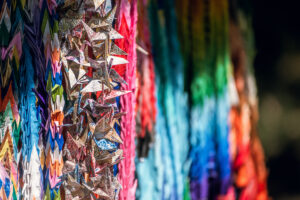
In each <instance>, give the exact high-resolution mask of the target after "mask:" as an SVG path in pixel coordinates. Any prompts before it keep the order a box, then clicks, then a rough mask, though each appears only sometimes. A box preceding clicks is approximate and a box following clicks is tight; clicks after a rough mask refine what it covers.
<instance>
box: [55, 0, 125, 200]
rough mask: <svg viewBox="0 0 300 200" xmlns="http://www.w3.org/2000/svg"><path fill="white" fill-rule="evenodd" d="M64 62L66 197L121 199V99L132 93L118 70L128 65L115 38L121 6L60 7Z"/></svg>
mask: <svg viewBox="0 0 300 200" xmlns="http://www.w3.org/2000/svg"><path fill="white" fill-rule="evenodd" d="M59 10H60V14H61V16H62V18H61V19H60V24H59V30H60V40H61V41H63V42H62V43H61V55H60V57H61V62H62V64H63V67H64V77H65V80H66V81H65V91H66V93H67V99H68V106H67V109H66V114H65V122H66V123H65V124H64V134H65V138H66V142H65V145H64V149H63V157H64V160H65V165H64V168H63V177H62V180H63V189H64V196H65V199H72V198H79V199H87V198H92V199H98V198H100V199H118V198H119V190H120V187H121V185H120V184H119V183H118V179H117V176H116V174H117V171H116V168H115V167H114V166H115V165H116V164H118V163H119V162H120V160H121V159H122V154H123V150H121V149H119V144H122V143H123V141H122V139H121V138H120V136H119V135H118V133H117V130H118V129H119V126H120V125H119V118H121V117H122V116H123V115H124V114H125V113H124V112H122V111H121V112H120V111H119V108H118V103H117V99H118V98H119V96H122V95H126V94H127V93H129V92H130V91H128V90H119V89H118V88H120V85H119V84H121V83H122V84H128V83H126V81H125V80H124V79H123V78H122V77H121V76H120V75H119V73H118V72H117V71H116V69H115V68H114V66H116V65H122V64H126V63H128V61H127V60H125V59H124V58H121V57H118V56H116V55H124V54H125V52H123V51H122V50H121V49H120V48H119V47H118V46H117V45H116V44H115V43H114V42H113V40H116V39H121V38H123V36H122V35H120V34H119V33H118V32H117V31H115V30H114V29H113V28H112V24H113V21H114V15H115V12H116V6H115V7H113V8H112V4H111V2H110V1H109V0H107V1H98V4H94V3H93V2H92V1H85V2H83V1H81V2H79V1H78V2H76V1H65V2H64V4H63V5H61V6H60V7H59Z"/></svg>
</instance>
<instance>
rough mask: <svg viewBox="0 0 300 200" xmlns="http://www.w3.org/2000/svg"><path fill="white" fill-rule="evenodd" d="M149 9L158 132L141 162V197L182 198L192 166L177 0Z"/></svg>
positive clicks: (156, 3) (153, 2) (155, 3)
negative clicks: (178, 37)
mask: <svg viewBox="0 0 300 200" xmlns="http://www.w3.org/2000/svg"><path fill="white" fill-rule="evenodd" d="M142 5H143V3H142ZM144 5H146V4H144ZM148 11H149V14H148V15H149V22H150V30H151V31H150V32H151V41H152V53H153V58H154V63H155V72H156V75H155V78H156V95H157V116H156V127H155V129H156V135H155V143H154V145H153V148H152V149H150V151H149V153H148V158H145V159H143V161H142V162H137V177H138V180H139V185H138V192H137V198H138V199H182V197H183V195H184V189H185V183H186V181H187V180H186V177H187V169H188V167H187V166H188V163H187V162H186V160H187V155H188V149H189V146H188V143H189V142H188V118H187V117H188V113H187V111H188V110H187V106H186V105H187V94H186V93H185V92H184V91H183V79H182V77H181V76H180V74H182V72H183V71H182V70H183V62H182V59H181V55H180V51H179V48H180V46H179V43H178V39H177V34H174V33H176V31H177V27H176V16H175V10H174V2H173V1H172V0H168V1H156V0H151V1H149V2H148Z"/></svg>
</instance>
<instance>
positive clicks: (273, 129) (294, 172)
mask: <svg viewBox="0 0 300 200" xmlns="http://www.w3.org/2000/svg"><path fill="white" fill-rule="evenodd" d="M252 14H253V26H254V33H255V39H256V53H257V55H256V58H255V62H254V67H255V73H256V78H257V85H258V92H259V94H258V95H259V103H260V122H259V132H260V137H261V139H262V143H263V146H264V149H265V154H266V159H267V167H268V169H269V179H268V186H269V192H270V195H271V197H273V199H276V200H277V199H279V200H296V199H297V200H298V199H300V101H299V99H300V9H299V6H298V4H297V1H295V0H284V1H282V0H281V1H279V0H253V13H252Z"/></svg>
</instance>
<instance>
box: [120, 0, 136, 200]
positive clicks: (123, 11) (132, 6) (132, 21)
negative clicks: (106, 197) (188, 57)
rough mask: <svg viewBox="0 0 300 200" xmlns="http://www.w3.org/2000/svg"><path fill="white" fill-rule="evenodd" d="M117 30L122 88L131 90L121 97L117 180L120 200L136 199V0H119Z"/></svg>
mask: <svg viewBox="0 0 300 200" xmlns="http://www.w3.org/2000/svg"><path fill="white" fill-rule="evenodd" d="M117 19H118V20H117V22H116V29H117V30H118V32H120V34H121V35H123V36H124V39H123V40H120V41H117V42H116V44H117V45H118V46H119V47H120V48H121V49H123V50H124V51H126V52H127V54H128V55H127V60H128V64H126V70H125V72H124V80H125V81H126V82H127V84H122V87H121V88H122V89H124V90H128V91H133V93H130V94H128V95H126V96H122V97H121V98H120V104H121V105H120V106H121V112H126V115H124V116H123V117H122V118H121V138H122V140H123V141H124V142H123V143H122V144H120V148H121V149H122V150H123V152H124V154H123V155H124V159H123V160H122V161H121V162H120V164H119V166H118V167H119V177H118V179H119V182H120V184H121V186H122V190H121V191H120V199H121V200H125V199H132V200H134V199H135V191H136V187H137V181H136V180H135V163H134V159H135V115H134V112H135V95H134V92H135V87H136V79H135V78H136V61H137V58H136V42H135V38H136V23H137V0H131V1H129V0H122V1H119V10H118V18H117Z"/></svg>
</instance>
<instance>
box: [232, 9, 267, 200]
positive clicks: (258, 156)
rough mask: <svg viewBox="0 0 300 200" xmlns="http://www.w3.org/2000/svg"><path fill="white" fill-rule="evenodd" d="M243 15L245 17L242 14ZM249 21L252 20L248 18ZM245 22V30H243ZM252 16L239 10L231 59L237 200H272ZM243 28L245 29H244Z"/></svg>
mask: <svg viewBox="0 0 300 200" xmlns="http://www.w3.org/2000/svg"><path fill="white" fill-rule="evenodd" d="M241 13H243V14H241ZM247 17H248V18H247ZM240 20H243V24H244V26H239V22H240ZM249 24H250V20H249V16H246V15H245V14H244V12H242V11H240V10H239V15H238V19H237V20H236V22H235V23H234V22H232V23H231V24H230V38H231V40H230V42H231V44H230V46H231V57H232V60H233V61H234V62H233V63H234V65H233V67H234V81H235V85H236V93H237V101H236V102H235V103H234V104H233V105H232V107H231V111H230V120H231V124H232V126H231V130H230V138H231V141H230V142H231V145H230V146H231V149H230V150H231V157H232V166H233V173H234V177H235V178H234V184H235V187H236V188H237V191H238V192H237V193H236V198H237V199H241V200H244V199H268V193H267V187H266V178H267V172H266V167H265V164H264V155H263V150H262V146H261V144H260V141H259V138H258V135H257V131H256V123H257V120H258V119H257V118H258V116H257V113H258V111H257V94H256V86H255V80H254V76H253V74H252V71H253V70H252V69H251V67H252V63H251V62H252V60H253V55H254V54H253V49H254V48H253V43H251V42H253V33H252V30H251V28H250V25H249ZM240 27H243V29H242V28H240Z"/></svg>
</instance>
